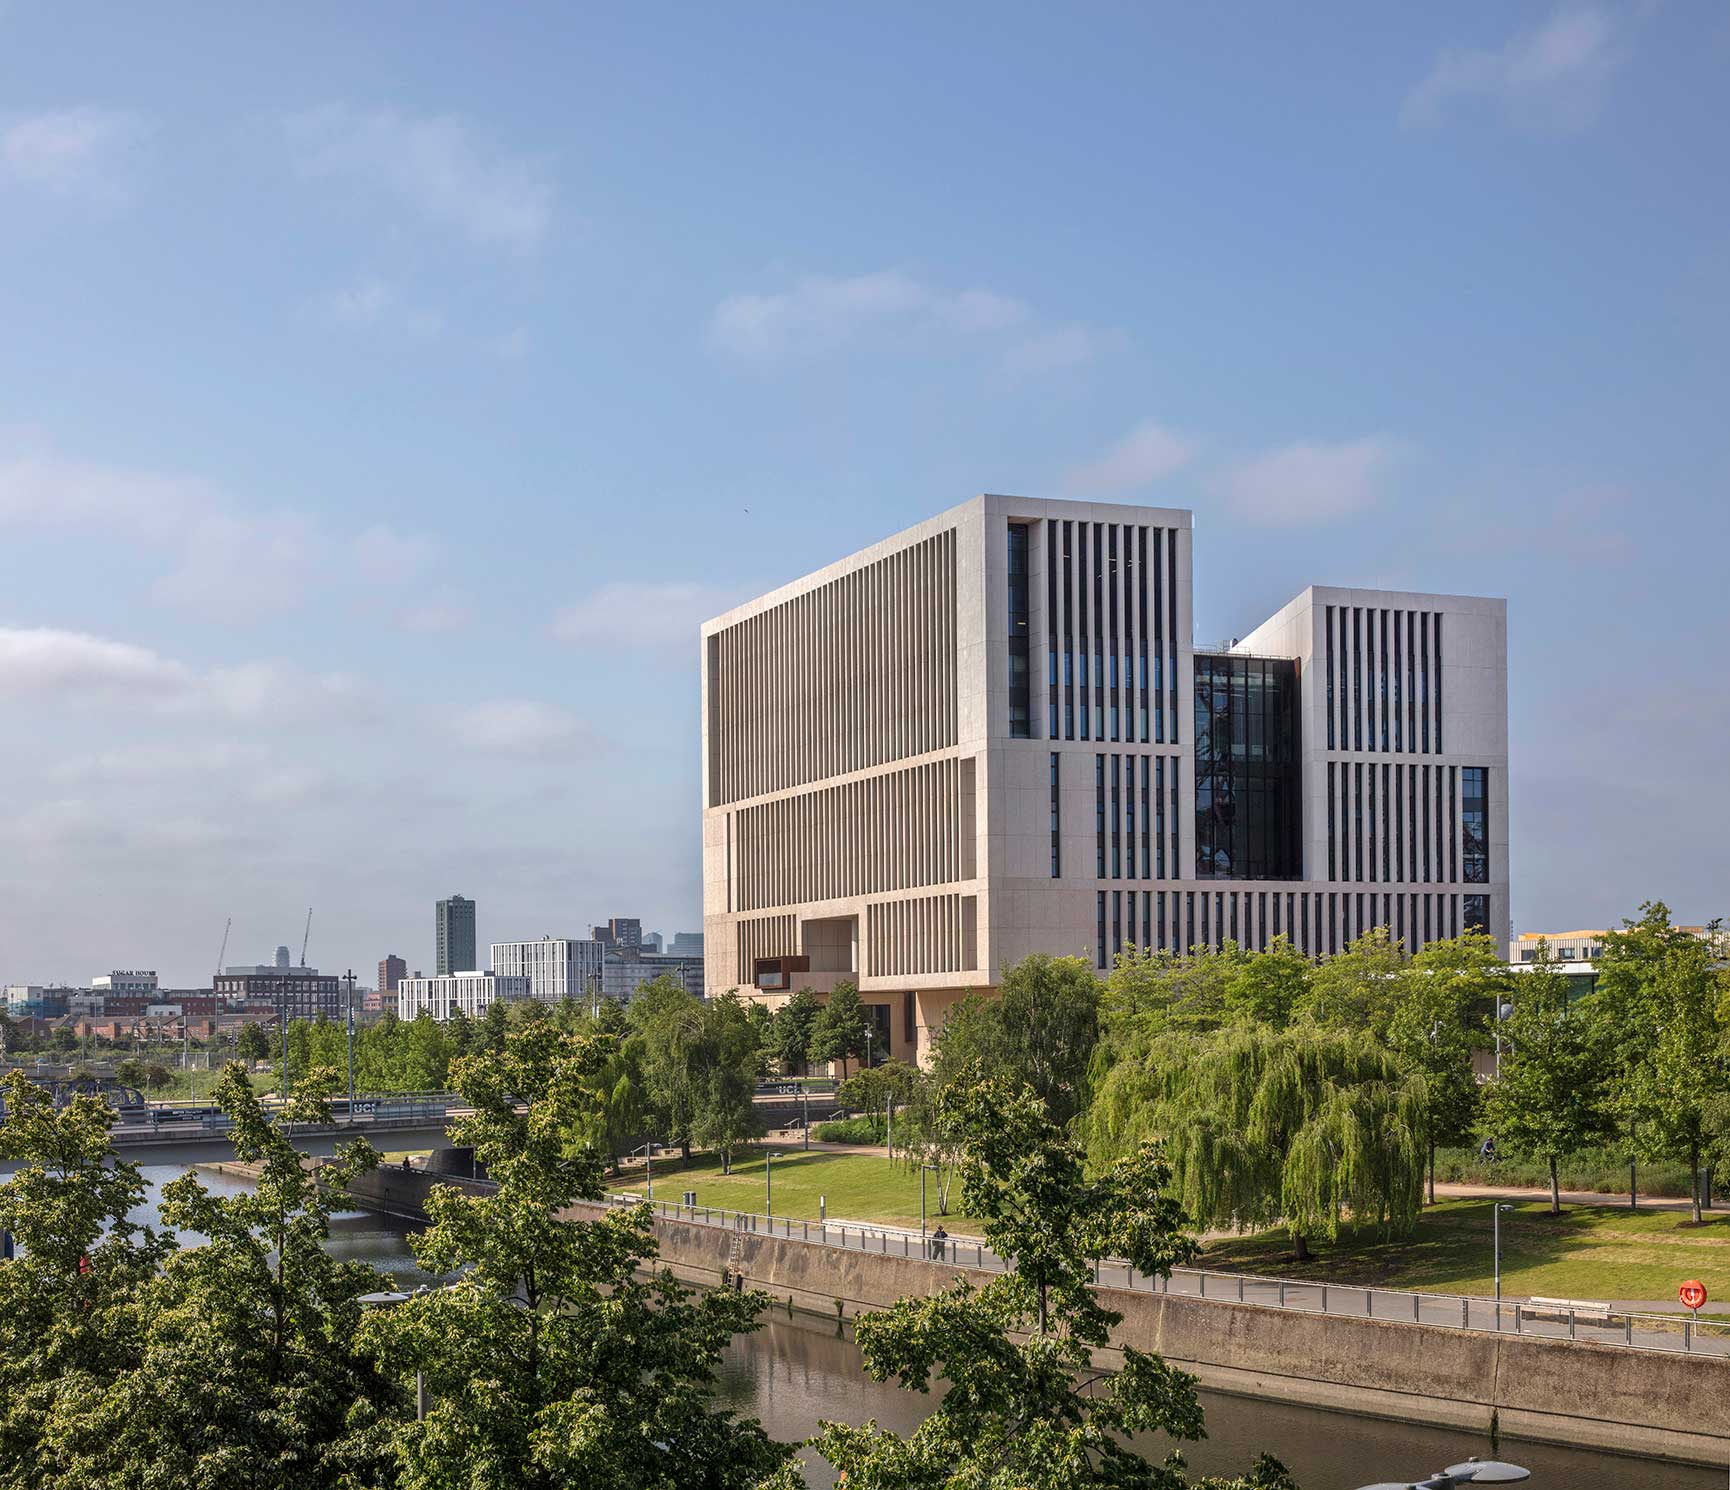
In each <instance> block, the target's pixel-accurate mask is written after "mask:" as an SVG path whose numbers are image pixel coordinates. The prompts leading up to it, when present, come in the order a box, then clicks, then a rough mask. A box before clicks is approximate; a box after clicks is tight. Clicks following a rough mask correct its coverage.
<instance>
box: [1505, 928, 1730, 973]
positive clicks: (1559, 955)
mask: <svg viewBox="0 0 1730 1490" xmlns="http://www.w3.org/2000/svg"><path fill="white" fill-rule="evenodd" d="M1614 929H1615V930H1617V931H1620V930H1622V928H1621V927H1619V926H1618V927H1616V928H1614ZM1673 929H1674V930H1676V931H1685V932H1687V933H1688V935H1689V936H1692V937H1697V938H1699V940H1701V941H1703V942H1711V943H1712V944H1713V951H1714V953H1715V954H1716V955H1718V956H1730V933H1726V932H1724V931H1722V930H1718V931H1715V930H1714V929H1713V928H1712V927H1710V926H1677V927H1675V928H1673ZM1609 934H1610V932H1609V931H1608V930H1598V931H1522V932H1521V933H1520V934H1519V935H1518V936H1517V937H1515V938H1514V942H1513V955H1512V957H1511V959H1510V960H1511V961H1513V962H1514V963H1516V964H1518V963H1522V962H1533V961H1536V959H1537V956H1538V944H1539V943H1540V942H1543V943H1546V944H1547V945H1548V946H1549V949H1550V956H1551V957H1553V958H1554V959H1555V960H1556V961H1557V962H1596V961H1597V960H1598V959H1599V958H1600V957H1601V956H1603V954H1604V938H1605V937H1607V936H1608V935H1609Z"/></svg>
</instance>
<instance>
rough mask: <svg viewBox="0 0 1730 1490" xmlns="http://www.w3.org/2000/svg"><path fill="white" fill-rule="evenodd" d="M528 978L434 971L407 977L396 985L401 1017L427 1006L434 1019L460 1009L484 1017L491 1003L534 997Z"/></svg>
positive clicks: (411, 1014) (406, 1016) (449, 1014)
mask: <svg viewBox="0 0 1730 1490" xmlns="http://www.w3.org/2000/svg"><path fill="white" fill-rule="evenodd" d="M533 997H534V994H533V993H532V992H531V991H530V988H529V980H528V979H527V978H524V977H511V976H503V977H501V976H500V975H499V974H497V973H481V972H472V973H435V974H434V975H433V976H432V977H430V978H422V977H414V978H404V979H402V980H401V981H400V982H399V983H398V984H397V986H396V1012H397V1017H398V1018H399V1019H414V1018H416V1017H417V1016H418V1015H419V1014H420V1012H421V1011H422V1010H423V1009H424V1010H426V1011H427V1012H428V1013H430V1014H431V1015H432V1017H433V1018H434V1019H439V1020H444V1019H449V1018H450V1017H451V1015H452V1014H454V1013H456V1012H457V1011H458V1010H461V1011H462V1013H464V1014H466V1015H467V1016H468V1017H469V1018H470V1019H481V1018H484V1017H485V1015H486V1012H487V1009H488V1007H489V1006H491V1005H492V1004H495V1003H497V1002H499V1001H500V1000H504V1001H506V1002H515V1001H517V1000H520V999H528V998H533Z"/></svg>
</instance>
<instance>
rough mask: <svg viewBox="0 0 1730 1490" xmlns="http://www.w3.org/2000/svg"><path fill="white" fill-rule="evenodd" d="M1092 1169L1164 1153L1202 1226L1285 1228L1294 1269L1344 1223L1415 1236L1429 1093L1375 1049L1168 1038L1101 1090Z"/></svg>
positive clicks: (1367, 1042) (1214, 1035)
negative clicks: (1137, 1154)
mask: <svg viewBox="0 0 1730 1490" xmlns="http://www.w3.org/2000/svg"><path fill="white" fill-rule="evenodd" d="M1088 1138H1089V1144H1090V1148H1091V1150H1092V1157H1093V1159H1094V1161H1095V1162H1096V1163H1107V1162H1110V1161H1112V1160H1114V1159H1116V1158H1117V1157H1118V1156H1120V1155H1123V1154H1127V1153H1130V1152H1133V1151H1134V1149H1135V1148H1136V1147H1137V1146H1138V1145H1139V1144H1141V1143H1144V1142H1146V1141H1147V1140H1149V1139H1154V1138H1158V1139H1162V1140H1163V1141H1164V1145H1165V1154H1166V1158H1167V1160H1168V1162H1169V1163H1170V1165H1171V1169H1172V1177H1173V1180H1172V1182H1173V1188H1174V1192H1175V1194H1176V1195H1177V1198H1178V1200H1179V1201H1180V1202H1181V1204H1182V1205H1183V1208H1184V1211H1185V1212H1186V1213H1187V1214H1188V1215H1189V1217H1190V1218H1191V1219H1192V1220H1193V1221H1194V1222H1196V1223H1197V1224H1198V1225H1201V1226H1212V1227H1230V1228H1233V1229H1235V1230H1258V1229H1261V1228H1264V1227H1268V1226H1273V1225H1275V1224H1277V1223H1279V1222H1281V1221H1283V1222H1284V1223H1285V1224H1286V1225H1287V1226H1288V1227H1289V1228H1290V1231H1291V1234H1292V1241H1293V1245H1294V1246H1295V1247H1296V1249H1297V1255H1298V1258H1299V1260H1300V1261H1302V1260H1305V1259H1307V1258H1308V1256H1309V1247H1308V1243H1309V1241H1310V1240H1311V1239H1314V1238H1317V1237H1322V1238H1326V1239H1328V1240H1330V1241H1331V1240H1333V1239H1334V1238H1336V1237H1338V1235H1339V1230H1340V1224H1341V1222H1342V1221H1343V1220H1344V1219H1345V1217H1346V1216H1347V1215H1349V1216H1350V1217H1351V1218H1352V1219H1353V1220H1354V1221H1356V1222H1360V1223H1361V1222H1373V1223H1375V1224H1376V1225H1377V1226H1378V1227H1380V1228H1381V1230H1382V1232H1383V1234H1384V1235H1386V1234H1390V1233H1393V1232H1401V1233H1406V1232H1409V1231H1410V1230H1411V1228H1412V1226H1413V1225H1414V1223H1415V1222H1416V1220H1417V1217H1418V1211H1419V1208H1420V1206H1421V1204H1422V1197H1423V1171H1424V1153H1425V1086H1424V1082H1423V1080H1422V1078H1421V1077H1418V1076H1413V1075H1408V1074H1406V1073H1404V1072H1402V1070H1401V1069H1400V1066H1399V1065H1398V1063H1397V1062H1396V1061H1395V1059H1394V1057H1393V1056H1392V1055H1391V1054H1390V1053H1389V1052H1388V1051H1387V1050H1386V1049H1385V1048H1384V1047H1383V1046H1381V1045H1379V1044H1378V1043H1377V1042H1376V1041H1375V1040H1373V1039H1372V1038H1371V1037H1370V1036H1368V1035H1366V1034H1362V1033H1357V1032H1351V1031H1339V1030H1329V1029H1321V1028H1318V1027H1316V1026H1314V1025H1309V1024H1299V1025H1295V1026H1293V1027H1292V1028H1290V1029H1285V1030H1273V1029H1268V1028H1265V1027H1259V1026H1250V1027H1247V1028H1234V1029H1225V1030H1218V1031H1211V1032H1190V1031H1173V1032H1170V1033H1167V1034H1164V1035H1161V1036H1158V1037H1156V1038H1154V1039H1153V1040H1151V1041H1149V1042H1148V1043H1147V1044H1146V1046H1145V1047H1144V1048H1143V1049H1142V1050H1140V1051H1138V1052H1137V1053H1136V1056H1135V1058H1134V1059H1124V1060H1119V1061H1118V1062H1117V1063H1116V1064H1115V1065H1113V1066H1112V1067H1111V1068H1110V1069H1109V1070H1107V1071H1106V1072H1105V1073H1104V1074H1103V1076H1102V1079H1101V1082H1100V1086H1099V1089H1098V1092H1097V1095H1096V1097H1095V1100H1094V1104H1093V1108H1092V1110H1091V1112H1090V1113H1089V1116H1088Z"/></svg>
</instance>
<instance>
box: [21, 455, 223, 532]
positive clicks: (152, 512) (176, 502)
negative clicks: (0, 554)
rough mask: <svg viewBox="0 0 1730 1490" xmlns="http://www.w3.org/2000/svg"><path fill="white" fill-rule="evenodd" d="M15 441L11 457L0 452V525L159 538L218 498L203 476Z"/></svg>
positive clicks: (182, 527)
mask: <svg viewBox="0 0 1730 1490" xmlns="http://www.w3.org/2000/svg"><path fill="white" fill-rule="evenodd" d="M13 443H14V445H15V449H14V451H13V452H12V453H11V455H10V456H9V457H8V456H4V455H0V529H4V528H9V527H12V528H48V529H63V530H65V531H68V532H97V533H108V534H118V535H121V536H124V537H127V538H133V539H143V540H146V541H149V542H160V541H163V540H166V539H168V538H170V537H172V536H174V535H176V534H179V533H182V532H184V531H185V529H186V528H187V527H188V526H189V525H190V524H191V523H192V522H193V521H194V520H195V519H196V518H197V517H199V516H200V515H201V514H203V513H205V512H207V511H209V510H211V509H212V508H213V507H215V505H216V503H217V497H216V493H215V492H214V490H213V489H212V488H211V487H210V486H209V485H208V484H207V483H205V482H202V481H198V480H194V479H191V478H188V477H183V476H162V475H158V474H156V473H154V472H149V471H132V470H126V469H123V468H121V467H118V466H107V465H102V464H99V463H97V462H94V461H83V460H75V459H72V458H70V457H67V456H62V455H57V454H55V453H54V452H53V451H52V450H49V449H47V448H45V447H43V446H42V445H41V443H40V442H19V441H17V440H16V439H15V440H14V442H13ZM20 444H22V448H16V447H18V446H19V445H20ZM32 444H34V448H32Z"/></svg>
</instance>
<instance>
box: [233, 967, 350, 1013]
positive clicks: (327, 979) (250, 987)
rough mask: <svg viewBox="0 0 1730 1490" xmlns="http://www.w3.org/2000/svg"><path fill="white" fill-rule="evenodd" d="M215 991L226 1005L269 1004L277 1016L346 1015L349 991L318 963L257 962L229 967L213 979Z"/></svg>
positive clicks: (340, 980)
mask: <svg viewBox="0 0 1730 1490" xmlns="http://www.w3.org/2000/svg"><path fill="white" fill-rule="evenodd" d="M212 982H213V985H214V986H213V987H212V989H211V992H212V993H213V994H214V995H215V996H216V997H217V998H218V999H220V1000H221V1001H222V1002H223V1003H224V1004H225V1005H227V1006H228V1007H230V1008H232V1007H233V1006H235V1005H237V1004H256V1005H260V1006H263V1005H268V1006H269V1007H270V1009H271V1011H272V1013H273V1015H274V1016H276V1017H279V1018H280V1017H283V1016H286V1017H287V1018H289V1019H317V1018H318V1017H319V1016H320V1015H323V1016H324V1017H325V1018H327V1019H343V1018H346V1017H347V1014H348V995H347V993H346V991H345V990H344V988H343V983H342V979H341V978H339V977H337V976H336V975H335V974H334V973H330V974H325V973H320V972H319V970H318V969H317V968H315V967H281V966H278V965H277V964H275V963H262V962H261V963H255V964H247V965H243V966H239V967H225V968H224V969H223V970H222V971H221V972H220V973H218V974H217V975H216V977H215V978H214V979H213V980H212Z"/></svg>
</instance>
